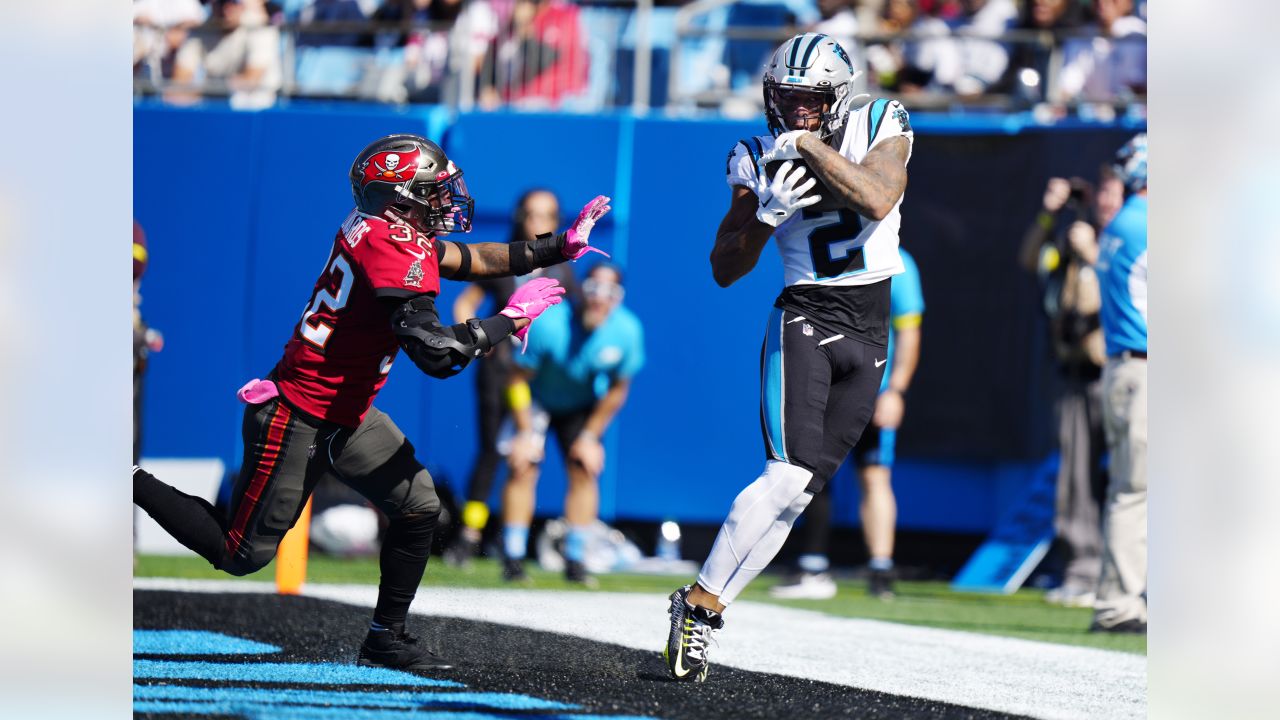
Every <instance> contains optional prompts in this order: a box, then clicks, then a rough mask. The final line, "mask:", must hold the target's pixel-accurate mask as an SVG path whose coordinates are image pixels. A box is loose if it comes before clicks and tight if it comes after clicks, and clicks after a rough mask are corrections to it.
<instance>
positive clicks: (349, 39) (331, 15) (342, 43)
mask: <svg viewBox="0 0 1280 720" xmlns="http://www.w3.org/2000/svg"><path fill="white" fill-rule="evenodd" d="M365 19H366V18H365V16H364V10H362V9H360V3H358V2H356V0H313V2H312V3H311V4H310V5H307V6H306V7H304V8H302V11H301V12H300V13H298V22H299V23H301V24H303V25H310V24H313V23H315V24H318V25H319V26H320V27H318V28H317V30H316V31H312V32H300V33H298V45H300V46H330V47H354V46H356V45H359V44H360V42H361V34H360V32H358V31H356V30H355V29H354V28H349V29H348V28H334V27H330V28H327V29H326V28H325V27H324V25H325V24H326V23H329V24H338V23H344V24H348V25H352V26H354V25H356V24H358V23H363V22H365Z"/></svg>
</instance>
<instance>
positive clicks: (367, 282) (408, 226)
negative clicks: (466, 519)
mask: <svg viewBox="0 0 1280 720" xmlns="http://www.w3.org/2000/svg"><path fill="white" fill-rule="evenodd" d="M351 189H352V192H353V194H354V195H355V202H356V207H355V209H354V210H352V212H351V214H350V215H348V216H347V219H346V220H345V221H344V222H343V223H342V226H341V228H340V229H339V231H338V233H337V236H336V237H335V238H334V241H333V248H332V250H331V252H330V253H329V259H328V261H327V262H326V264H325V267H324V271H323V272H322V273H321V275H320V279H319V280H318V281H317V282H316V286H315V290H314V291H313V292H312V294H311V299H310V301H309V302H308V303H307V307H306V310H305V312H303V314H302V318H301V320H300V321H299V322H298V325H297V327H296V328H295V330H294V333H293V335H292V337H290V339H289V342H288V343H287V344H286V345H285V349H284V357H283V358H282V359H281V360H280V362H279V363H278V364H277V365H276V366H275V368H274V369H273V370H272V371H271V373H270V374H269V375H268V376H267V378H266V379H265V380H258V379H255V380H252V381H250V382H249V383H248V384H246V385H245V386H244V387H243V388H241V389H240V392H239V393H238V395H239V397H240V399H241V401H243V402H245V403H246V405H247V407H246V409H245V414H244V424H243V429H242V432H243V437H244V447H245V451H244V462H243V464H242V465H241V470H240V478H239V481H238V482H237V484H236V487H235V489H234V492H233V493H232V500H231V507H230V511H229V513H228V514H227V515H226V516H224V515H223V514H222V513H220V512H218V511H217V510H215V509H214V507H213V506H212V505H210V504H209V503H208V502H206V501H205V500H203V499H202V498H198V497H193V496H190V495H186V494H184V493H181V492H179V491H178V490H176V489H174V488H173V487H171V486H169V485H166V484H165V483H163V482H160V481H159V480H157V479H156V478H155V477H154V476H152V475H151V474H149V473H147V472H146V471H145V470H142V469H141V468H138V467H136V466H135V467H134V469H133V497H134V502H135V503H136V504H137V505H138V506H139V507H141V508H142V509H143V510H146V511H147V513H148V514H150V515H151V517H153V518H155V520H156V522H158V523H159V524H160V525H161V526H162V527H163V528H164V529H165V530H166V531H168V532H169V533H170V534H171V535H173V536H174V538H176V539H177V540H178V541H180V542H181V543H182V544H183V545H186V546H187V547H189V548H191V549H192V550H194V551H195V552H197V553H199V554H200V555H201V556H203V557H204V558H205V559H206V560H208V561H209V562H210V563H212V564H213V565H214V567H217V568H218V569H220V570H223V571H225V572H228V573H230V574H232V575H246V574H248V573H251V572H254V571H256V570H259V569H260V568H262V567H263V566H265V565H266V564H267V563H268V562H270V561H271V559H272V558H273V557H274V556H275V553H276V548H277V546H278V545H279V544H280V540H281V539H282V538H283V537H284V534H285V532H286V531H288V530H289V528H291V527H292V526H293V524H294V523H295V522H297V520H298V517H299V515H300V514H301V513H302V509H303V507H304V506H305V505H306V501H307V498H308V497H310V495H311V492H312V490H313V489H314V488H315V486H316V484H317V483H318V482H320V480H322V479H323V478H325V477H327V476H332V477H335V478H337V479H339V480H341V481H343V482H345V483H347V484H348V485H350V486H351V487H353V488H355V489H356V490H357V491H359V492H360V493H361V494H363V495H364V496H365V497H367V498H368V499H369V500H370V501H371V502H372V503H374V504H375V505H376V506H377V507H378V508H379V509H381V510H382V511H383V512H384V513H386V515H387V516H388V518H390V524H389V525H388V527H387V532H386V536H385V539H384V540H383V544H382V551H381V556H380V566H381V571H382V578H381V582H380V584H379V586H378V603H377V607H376V608H375V609H374V613H373V622H372V623H371V624H370V629H369V633H368V635H367V636H366V638H365V641H364V643H363V644H362V645H361V647H360V652H359V657H358V659H359V662H360V664H361V665H375V666H382V667H393V668H399V669H440V668H447V667H449V664H448V662H447V661H445V660H444V659H442V658H440V657H439V656H438V655H436V654H435V653H434V652H432V651H431V650H429V649H428V648H426V647H425V646H424V645H422V644H421V643H419V642H418V641H417V638H415V637H414V636H413V635H411V634H409V633H407V632H406V631H405V620H406V616H407V613H408V609H409V603H410V602H411V601H412V600H413V596H414V593H415V591H416V590H417V587H418V584H419V583H420V582H421V580H422V573H423V571H424V570H425V568H426V564H427V557H428V554H429V551H430V548H431V538H432V534H433V533H434V531H435V526H436V520H437V518H438V516H439V514H440V501H439V499H438V497H437V496H436V491H435V486H434V485H433V483H432V480H431V476H430V475H429V474H428V473H427V471H426V470H425V469H424V468H423V466H422V464H421V463H419V462H418V460H417V459H416V458H415V457H414V451H413V446H412V445H411V444H410V443H409V441H408V440H407V439H406V438H405V436H404V433H402V432H400V430H399V428H397V427H396V425H395V423H393V422H392V421H391V418H389V417H387V415H386V414H384V413H382V412H380V411H379V410H378V409H377V408H375V407H373V399H374V396H375V395H377V393H378V390H379V389H381V388H382V385H383V383H385V382H386V378H387V373H388V371H389V370H390V369H391V363H392V361H393V360H394V359H395V357H396V353H397V351H398V350H404V352H405V354H406V355H407V356H408V357H409V358H410V359H411V360H412V361H413V363H414V364H415V365H417V366H418V367H419V368H420V369H421V370H422V371H423V372H425V373H427V374H428V375H431V376H432V377H438V378H447V377H451V376H453V375H456V374H457V373H458V372H460V371H461V370H462V368H463V367H465V366H466V365H467V363H468V362H470V361H471V359H472V358H475V357H478V356H480V355H482V354H484V353H485V352H486V351H488V350H489V349H490V348H491V347H493V345H494V344H495V343H498V342H501V341H503V340H505V339H506V338H507V337H508V336H511V335H514V336H516V337H517V338H519V339H520V340H522V341H523V340H524V338H525V337H526V334H527V333H528V332H529V325H530V323H532V322H533V320H534V319H536V318H537V317H538V315H540V314H541V313H542V312H543V311H544V310H546V309H547V308H548V307H550V306H552V305H555V304H557V303H559V302H560V296H561V295H562V294H563V293H564V289H563V288H561V287H560V286H559V285H558V284H557V283H556V281H554V280H550V279H547V278H538V279H535V280H533V281H531V282H528V283H526V284H524V285H523V286H521V287H520V289H519V290H517V291H516V293H515V294H514V295H512V297H511V299H510V301H509V302H508V304H507V306H506V307H505V308H503V309H502V310H501V311H500V312H499V313H498V314H497V315H494V316H493V317H489V318H484V319H471V320H468V321H467V322H465V323H459V324H457V325H453V326H451V327H450V326H444V325H442V324H441V323H440V317H439V315H438V314H437V312H436V307H435V298H436V295H437V293H438V292H439V290H440V278H441V277H444V278H448V279H451V280H469V279H472V278H480V277H494V276H502V275H524V274H526V273H528V272H529V271H531V270H532V269H534V268H538V267H546V266H549V265H555V264H558V263H562V262H564V261H566V260H575V259H577V258H579V257H581V256H582V255H584V254H586V253H587V252H589V251H595V252H599V251H598V250H596V249H595V248H592V247H590V245H589V244H588V236H589V235H590V233H591V228H592V227H593V226H594V225H595V222H596V221H597V220H599V219H600V217H602V216H603V215H604V214H605V213H606V212H608V211H609V205H608V202H609V198H607V197H604V196H599V197H597V198H595V199H594V200H592V201H591V202H590V203H589V204H588V205H587V206H586V207H585V208H583V210H582V213H581V214H580V215H579V216H578V218H577V220H576V221H575V222H574V223H573V225H572V226H571V227H570V228H569V229H568V230H566V231H565V232H562V233H560V234H558V235H550V234H548V235H543V236H539V237H538V238H536V239H535V240H532V241H528V242H519V243H510V244H509V243H476V244H466V243H461V242H457V241H454V240H448V239H444V236H446V235H449V234H450V233H456V232H467V231H469V230H470V229H471V216H472V212H473V207H474V205H473V201H472V199H471V198H470V197H469V196H468V195H467V187H466V183H465V182H464V181H463V179H462V171H461V170H460V169H458V167H457V166H456V165H454V163H453V162H452V161H450V160H449V159H448V158H447V157H446V156H445V153H444V151H443V150H442V149H441V148H440V147H439V146H438V145H436V144H435V143H433V142H431V141H430V140H427V139H425V138H422V137H418V136H416V135H389V136H387V137H384V138H381V139H379V140H377V141H375V142H374V143H372V144H371V145H369V146H368V147H366V148H365V149H364V150H363V151H362V152H361V153H360V154H359V156H357V157H356V160H355V163H353V164H352V166H351Z"/></svg>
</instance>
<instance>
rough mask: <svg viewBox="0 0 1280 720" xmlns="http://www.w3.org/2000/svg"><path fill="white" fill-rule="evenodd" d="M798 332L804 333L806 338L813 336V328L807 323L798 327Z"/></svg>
mask: <svg viewBox="0 0 1280 720" xmlns="http://www.w3.org/2000/svg"><path fill="white" fill-rule="evenodd" d="M800 332H802V333H804V334H805V335H806V336H811V335H813V326H812V325H810V324H809V323H805V324H804V325H801V326H800Z"/></svg>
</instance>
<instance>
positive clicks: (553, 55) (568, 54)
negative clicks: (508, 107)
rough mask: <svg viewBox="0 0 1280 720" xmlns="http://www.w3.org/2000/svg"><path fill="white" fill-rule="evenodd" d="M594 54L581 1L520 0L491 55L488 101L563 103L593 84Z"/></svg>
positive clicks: (484, 91)
mask: <svg viewBox="0 0 1280 720" xmlns="http://www.w3.org/2000/svg"><path fill="white" fill-rule="evenodd" d="M588 64H589V63H588V57H587V51H586V45H585V38H584V37H583V34H582V26H581V22H580V17H579V10H578V7H577V6H576V5H574V4H572V3H569V2H567V1H566V0H516V3H515V7H514V8H513V10H512V13H511V25H510V33H509V34H506V35H505V37H504V38H503V39H502V40H501V41H499V42H498V43H497V44H496V46H495V47H494V48H493V53H491V56H490V57H489V58H488V59H487V60H486V65H485V70H484V73H483V76H482V77H483V79H482V86H481V101H482V104H486V105H492V104H494V102H495V101H496V100H498V99H502V100H506V101H509V102H515V103H519V104H522V105H537V106H551V107H555V106H558V105H559V103H560V101H561V100H562V99H563V98H564V97H566V96H568V95H573V94H575V93H578V92H581V91H582V90H583V89H584V88H585V87H586V85H587V69H588Z"/></svg>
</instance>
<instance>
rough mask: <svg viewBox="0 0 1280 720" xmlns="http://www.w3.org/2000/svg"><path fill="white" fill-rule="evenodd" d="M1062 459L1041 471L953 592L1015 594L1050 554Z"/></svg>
mask: <svg viewBox="0 0 1280 720" xmlns="http://www.w3.org/2000/svg"><path fill="white" fill-rule="evenodd" d="M1057 479H1058V456H1057V455H1054V456H1053V457H1050V458H1049V459H1048V460H1046V461H1045V462H1044V463H1042V464H1041V465H1040V467H1039V468H1037V470H1036V473H1035V475H1033V476H1032V478H1031V482H1030V483H1029V484H1028V486H1027V487H1026V490H1025V491H1024V493H1023V494H1022V496H1021V497H1020V498H1019V499H1018V500H1017V502H1015V503H1014V505H1013V507H1012V508H1011V509H1010V510H1009V512H1007V513H1005V514H1004V516H1003V517H1001V518H1000V522H999V523H998V524H997V525H996V529H995V531H994V532H992V533H991V536H990V537H988V538H987V540H986V541H985V542H984V543H982V545H981V547H979V548H978V550H977V552H975V553H974V554H973V557H971V558H969V562H967V563H965V566H964V567H963V568H961V569H960V572H959V574H957V575H956V577H955V580H953V581H952V582H951V588H952V589H953V590H973V591H979V592H1001V593H1011V592H1014V591H1015V590H1017V589H1018V588H1019V587H1021V586H1022V583H1023V582H1024V581H1026V579H1027V576H1028V575H1030V574H1031V571H1032V570H1035V567H1036V565H1038V564H1039V563H1040V560H1041V559H1043V558H1044V555H1045V553H1047V552H1048V551H1049V544H1050V543H1051V542H1053V536H1054V529H1053V517H1054V512H1055V509H1056V507H1057V491H1058V490H1057V489H1058V483H1057Z"/></svg>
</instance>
